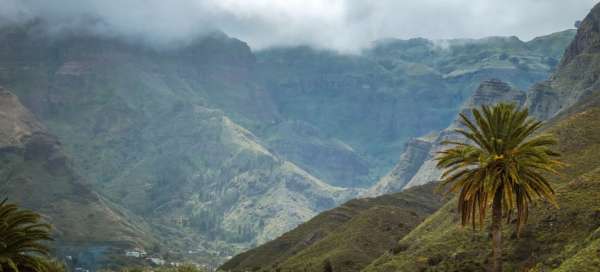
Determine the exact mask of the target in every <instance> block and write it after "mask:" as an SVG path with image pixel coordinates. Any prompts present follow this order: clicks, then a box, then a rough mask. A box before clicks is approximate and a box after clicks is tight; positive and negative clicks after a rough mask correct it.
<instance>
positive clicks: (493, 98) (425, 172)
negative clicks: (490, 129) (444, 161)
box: [371, 79, 526, 194]
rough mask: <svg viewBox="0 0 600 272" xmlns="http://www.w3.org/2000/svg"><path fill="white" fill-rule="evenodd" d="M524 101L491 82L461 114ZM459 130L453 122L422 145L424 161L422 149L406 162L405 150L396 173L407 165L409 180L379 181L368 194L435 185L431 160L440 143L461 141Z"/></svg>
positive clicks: (514, 91) (516, 93) (484, 84)
mask: <svg viewBox="0 0 600 272" xmlns="http://www.w3.org/2000/svg"><path fill="white" fill-rule="evenodd" d="M525 97H526V96H525V93H524V92H522V91H519V90H517V89H515V88H514V87H512V86H510V85H509V84H507V83H505V82H503V81H500V80H497V79H491V80H487V81H484V82H482V83H481V85H480V86H479V88H477V90H476V91H475V93H473V96H472V97H471V98H470V99H469V100H468V101H466V102H465V103H464V104H463V106H462V107H461V112H462V113H464V114H467V115H470V111H471V109H473V108H475V107H479V106H481V105H492V104H495V103H498V102H513V103H515V104H517V105H518V106H522V105H523V104H524V103H525ZM459 126H460V125H459V121H458V118H456V119H455V120H454V121H453V122H452V123H451V124H450V126H449V127H448V128H446V129H445V130H443V131H442V132H440V133H439V135H437V137H435V139H434V140H432V141H431V143H429V144H428V145H425V147H429V148H428V149H426V151H425V152H426V155H425V156H424V157H423V156H422V154H423V149H421V150H420V151H421V153H420V154H421V156H419V157H416V158H414V159H411V160H407V158H412V157H413V156H412V155H411V154H410V153H407V152H413V151H412V150H411V149H407V151H406V152H405V153H403V154H402V156H401V158H402V159H401V161H400V163H399V164H398V165H397V167H396V168H395V169H397V168H405V165H410V168H411V169H413V170H412V171H413V172H412V175H410V177H409V178H408V179H405V176H399V178H393V177H392V178H388V177H385V178H384V179H382V180H380V181H379V182H378V184H376V185H375V187H374V188H372V189H371V191H374V190H377V191H378V192H379V193H380V194H382V193H387V192H393V190H399V189H401V188H410V187H413V186H416V185H422V184H425V183H428V182H432V181H437V180H438V179H439V177H440V176H441V171H440V170H439V169H437V167H436V162H435V160H434V158H435V156H436V154H437V152H439V151H441V150H443V149H444V148H445V147H444V146H442V144H441V143H442V142H444V141H447V140H463V137H462V136H461V135H460V134H458V133H455V132H454V130H455V129H456V128H458V127H459ZM402 184H404V185H402ZM379 188H389V189H392V191H387V190H378V189H379Z"/></svg>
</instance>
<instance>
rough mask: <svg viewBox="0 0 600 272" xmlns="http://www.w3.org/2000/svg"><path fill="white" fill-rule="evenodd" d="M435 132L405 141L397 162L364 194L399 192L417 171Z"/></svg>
mask: <svg viewBox="0 0 600 272" xmlns="http://www.w3.org/2000/svg"><path fill="white" fill-rule="evenodd" d="M437 136H438V135H436V134H433V135H428V136H425V137H420V138H414V139H411V140H409V141H408V142H407V143H406V147H405V148H404V152H402V155H401V156H400V160H399V161H398V164H396V166H395V167H394V168H393V169H392V171H390V172H389V173H388V174H387V175H385V176H383V177H382V178H381V180H379V181H378V182H377V183H376V184H375V185H373V187H371V188H369V190H368V191H366V192H365V193H364V196H367V197H368V196H371V197H373V196H379V195H384V194H387V193H395V192H400V191H401V190H402V189H403V188H404V187H405V186H406V184H407V183H408V182H409V181H410V179H411V178H412V177H413V176H414V175H415V174H416V173H417V171H419V168H420V167H421V165H423V163H424V162H425V160H427V159H428V158H429V152H430V151H431V148H432V145H433V144H434V142H435V140H436V139H437Z"/></svg>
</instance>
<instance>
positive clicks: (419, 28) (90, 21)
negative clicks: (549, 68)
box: [0, 0, 596, 52]
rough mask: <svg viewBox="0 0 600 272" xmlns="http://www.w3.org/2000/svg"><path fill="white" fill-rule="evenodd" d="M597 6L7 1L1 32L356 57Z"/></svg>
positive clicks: (529, 24)
mask: <svg viewBox="0 0 600 272" xmlns="http://www.w3.org/2000/svg"><path fill="white" fill-rule="evenodd" d="M595 2H596V1H594V0H569V1H566V0H417V1H403V0H377V1H366V0H329V1H326V0H321V1H318V0H252V1H249V0H171V1H166V0H0V25H7V24H22V23H26V22H29V21H32V20H35V19H37V20H39V21H41V22H43V23H44V24H45V26H46V28H45V29H46V30H47V31H48V32H49V33H61V32H63V31H74V30H76V31H87V32H92V33H95V34H98V35H110V36H118V37H123V38H126V39H133V40H137V41H144V42H148V43H152V44H155V45H159V46H168V45H171V44H174V43H179V42H185V41H189V40H191V39H195V38H197V37H199V36H202V35H205V34H206V33H210V32H214V31H222V32H225V33H226V34H228V35H230V36H232V37H236V38H239V39H241V40H243V41H246V42H248V44H249V45H250V46H251V47H252V48H253V49H255V50H258V49H263V48H268V47H273V46H293V45H310V46H313V47H317V48H328V49H335V50H339V51H344V52H356V51H358V50H360V49H362V48H365V47H368V46H369V45H370V44H371V43H372V41H374V40H377V39H382V38H391V37H394V38H413V37H425V38H429V39H445V38H480V37H485V36H511V35H516V36H518V37H519V38H521V39H523V40H528V39H531V38H533V37H535V36H539V35H544V34H548V33H552V32H556V31H560V30H564V29H567V28H573V24H574V22H575V21H576V20H580V19H582V18H583V16H585V15H586V13H587V12H588V11H589V10H590V9H591V8H592V7H593V5H594V4H595Z"/></svg>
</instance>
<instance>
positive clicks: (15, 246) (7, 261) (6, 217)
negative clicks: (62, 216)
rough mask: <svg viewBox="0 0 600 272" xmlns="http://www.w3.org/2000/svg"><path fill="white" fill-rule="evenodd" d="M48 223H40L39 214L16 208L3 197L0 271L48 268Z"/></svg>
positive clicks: (0, 229) (1, 207)
mask: <svg viewBox="0 0 600 272" xmlns="http://www.w3.org/2000/svg"><path fill="white" fill-rule="evenodd" d="M50 240H52V238H51V237H50V225H48V224H44V223H41V222H40V215H39V214H37V213H34V212H32V211H29V210H23V209H19V207H18V206H17V205H15V204H9V203H7V202H6V200H3V201H2V202H1V203H0V270H2V271H11V270H12V271H14V272H19V271H21V270H23V269H26V270H29V271H35V272H45V271H48V270H49V268H50V266H49V265H48V264H49V263H48V262H47V261H46V260H44V258H45V257H48V255H49V254H50V253H49V249H48V247H47V246H46V245H45V244H44V242H45V241H50Z"/></svg>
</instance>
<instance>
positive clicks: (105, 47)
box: [2, 32, 353, 260]
mask: <svg viewBox="0 0 600 272" xmlns="http://www.w3.org/2000/svg"><path fill="white" fill-rule="evenodd" d="M5 35H6V36H5V38H4V39H6V40H8V41H10V42H9V43H6V44H5V48H4V49H5V50H2V51H3V52H4V53H5V57H6V58H7V59H8V60H7V61H6V63H7V64H6V65H5V66H4V67H3V68H4V71H5V73H4V76H3V77H2V79H3V80H2V81H3V83H5V84H6V85H9V86H12V87H13V88H14V89H15V90H17V91H16V93H17V94H18V95H19V96H20V98H21V99H22V101H23V103H24V104H25V105H27V106H28V108H30V109H32V110H33V112H34V113H36V115H37V116H39V117H40V119H41V120H42V121H43V122H44V123H45V124H46V125H47V126H48V127H49V129H50V131H51V132H52V133H54V134H56V135H58V137H59V138H60V139H61V140H62V141H64V142H65V143H68V144H66V150H67V151H68V152H69V154H71V155H72V156H73V158H74V161H75V164H74V165H75V168H76V169H77V170H78V171H79V172H80V173H82V174H83V175H84V176H85V177H86V178H87V179H88V180H91V181H92V182H93V184H94V186H95V187H96V188H98V190H99V191H100V192H101V193H102V194H103V195H105V196H106V197H107V198H108V199H110V200H112V201H114V202H116V203H117V204H119V205H122V206H123V207H125V208H126V209H128V210H130V211H131V212H132V213H134V214H136V215H137V216H140V217H142V218H145V219H146V220H147V221H148V223H149V224H150V225H151V227H152V230H153V232H155V233H157V235H158V236H159V237H161V239H162V241H163V243H162V244H163V246H165V247H166V248H169V249H171V250H172V251H173V252H175V253H176V254H178V255H182V256H186V255H189V253H188V252H198V253H194V254H192V255H200V256H197V257H198V258H202V259H203V260H204V259H205V258H216V259H220V258H225V257H226V256H228V255H231V254H233V253H234V252H236V251H237V250H239V249H238V248H243V247H247V246H249V245H252V244H254V243H263V242H265V241H267V240H269V239H272V238H274V237H277V236H278V235H280V234H281V233H283V232H284V231H285V230H287V229H290V228H292V227H294V226H296V225H297V224H299V223H301V222H304V221H306V220H308V219H310V218H311V217H313V216H314V215H316V214H317V213H318V212H319V211H322V210H325V209H328V208H332V207H334V206H335V205H336V204H339V201H342V200H345V199H348V198H350V197H351V196H352V195H353V192H352V190H347V189H342V188H337V187H333V186H330V185H328V184H326V183H324V182H323V181H321V180H319V179H318V178H315V177H314V176H312V175H310V174H309V173H307V172H306V171H305V170H303V169H301V168H299V167H297V166H296V165H295V164H294V163H292V162H290V161H287V160H285V159H284V158H282V157H280V156H278V155H277V154H275V153H273V152H272V151H270V150H269V148H267V147H265V146H264V145H263V144H262V143H261V141H260V140H259V139H258V138H257V137H256V136H255V135H254V134H253V133H251V132H250V131H248V130H247V129H245V128H243V127H241V126H240V125H238V124H237V123H236V122H235V121H234V120H233V119H231V118H229V117H228V116H227V115H226V114H225V113H224V110H227V111H228V112H230V113H231V115H232V116H237V117H238V118H240V120H242V122H246V123H247V124H250V123H251V122H259V121H260V122H262V123H270V122H271V120H272V118H274V116H276V115H277V113H276V111H274V110H272V109H271V108H269V101H268V98H267V99H262V98H261V95H262V94H261V89H260V88H258V87H256V86H254V85H253V83H252V81H250V79H251V78H249V75H248V71H249V69H250V68H249V67H248V66H249V65H251V64H252V63H253V55H252V53H251V52H250V51H249V48H248V47H247V46H246V45H245V44H244V43H242V42H240V41H237V40H234V39H230V38H228V37H223V36H214V37H207V38H205V39H204V40H200V41H197V42H196V43H195V44H193V45H190V46H189V47H184V48H181V49H178V50H177V51H166V52H157V51H153V50H150V49H145V48H143V47H142V48H140V47H136V46H135V45H128V44H123V43H119V42H118V41H115V40H103V39H100V38H97V37H90V36H81V35H75V36H70V37H68V38H63V39H57V40H44V38H39V36H33V37H30V36H29V35H31V34H30V33H25V34H23V32H17V33H16V34H11V33H8V34H5ZM39 39H41V40H39ZM10 46H16V47H19V48H25V49H26V50H27V51H31V52H37V53H38V55H35V54H34V55H24V56H20V55H18V54H17V55H12V54H11V51H9V50H8V51H7V49H6V47H10ZM11 58H12V59H11ZM23 67H26V70H25V71H23V70H22V69H25V68H23ZM254 99H258V100H259V102H257V103H246V101H250V100H254ZM240 100H241V101H244V102H241V101H240ZM261 103H264V104H261ZM208 105H210V106H215V107H219V109H214V108H210V107H208ZM240 105H243V106H240ZM232 108H235V111H233V110H232ZM221 109H224V110H221ZM242 116H243V117H242ZM205 255H207V256H205ZM192 257H194V256H192Z"/></svg>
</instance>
